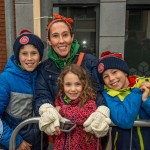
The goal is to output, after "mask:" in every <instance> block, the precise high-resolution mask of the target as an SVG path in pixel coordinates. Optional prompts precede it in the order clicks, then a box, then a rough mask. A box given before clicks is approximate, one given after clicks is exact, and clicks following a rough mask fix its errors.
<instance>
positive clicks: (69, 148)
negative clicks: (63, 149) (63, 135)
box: [68, 132, 70, 150]
mask: <svg viewBox="0 0 150 150" xmlns="http://www.w3.org/2000/svg"><path fill="white" fill-rule="evenodd" d="M68 144H69V150H70V132H69V143H68Z"/></svg>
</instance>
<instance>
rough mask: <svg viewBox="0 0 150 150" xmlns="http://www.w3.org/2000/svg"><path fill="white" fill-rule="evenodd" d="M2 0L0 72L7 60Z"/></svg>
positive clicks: (2, 2) (1, 3)
mask: <svg viewBox="0 0 150 150" xmlns="http://www.w3.org/2000/svg"><path fill="white" fill-rule="evenodd" d="M4 1H5V0H0V72H1V71H3V69H4V66H5V64H6V62H7V51H6V30H5V3H4Z"/></svg>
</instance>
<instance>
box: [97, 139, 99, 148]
mask: <svg viewBox="0 0 150 150" xmlns="http://www.w3.org/2000/svg"><path fill="white" fill-rule="evenodd" d="M97 150H99V138H97Z"/></svg>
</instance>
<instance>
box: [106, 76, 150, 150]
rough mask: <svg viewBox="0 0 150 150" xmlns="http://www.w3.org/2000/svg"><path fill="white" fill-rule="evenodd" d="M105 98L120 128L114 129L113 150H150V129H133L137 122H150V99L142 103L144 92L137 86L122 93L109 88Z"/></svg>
mask: <svg viewBox="0 0 150 150" xmlns="http://www.w3.org/2000/svg"><path fill="white" fill-rule="evenodd" d="M130 78H131V77H130ZM132 80H133V79H132ZM103 96H104V98H105V100H106V103H107V106H108V108H109V109H110V118H111V120H112V121H113V123H115V124H116V125H117V126H118V127H113V128H112V134H111V135H112V150H130V149H131V150H150V147H149V137H150V128H148V127H132V126H133V124H134V121H135V120H139V119H141V120H150V97H148V99H147V100H146V101H145V102H142V92H141V90H140V89H139V88H137V87H136V85H134V87H132V88H128V89H125V90H121V91H114V90H112V89H108V88H107V89H106V90H104V91H103Z"/></svg>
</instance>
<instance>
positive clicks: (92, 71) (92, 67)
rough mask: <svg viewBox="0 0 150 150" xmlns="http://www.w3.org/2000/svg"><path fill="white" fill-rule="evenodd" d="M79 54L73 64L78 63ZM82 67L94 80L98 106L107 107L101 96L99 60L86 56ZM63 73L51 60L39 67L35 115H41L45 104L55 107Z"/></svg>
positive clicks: (89, 55)
mask: <svg viewBox="0 0 150 150" xmlns="http://www.w3.org/2000/svg"><path fill="white" fill-rule="evenodd" d="M78 56H79V54H77V55H76V56H75V58H74V59H73V61H72V63H76V62H77V60H78ZM81 66H82V67H83V68H84V69H85V70H86V71H87V73H88V74H89V75H90V77H91V78H92V81H93V83H94V87H95V89H96V91H97V93H98V96H97V100H96V103H97V106H100V105H105V101H104V99H103V97H102V95H101V92H102V90H103V85H102V84H101V82H100V78H99V76H98V69H97V68H98V58H96V57H95V56H93V55H91V54H85V55H84V58H83V60H82V64H81ZM60 72H61V69H60V68H58V67H57V66H56V65H55V63H54V61H52V60H51V59H47V60H45V61H44V62H43V63H42V64H41V65H40V66H39V73H38V77H37V81H36V86H35V87H36V88H35V98H34V110H35V114H36V115H37V116H38V115H39V108H40V106H41V105H42V104H44V103H50V104H52V105H54V101H55V97H56V93H57V78H58V76H59V74H60Z"/></svg>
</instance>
